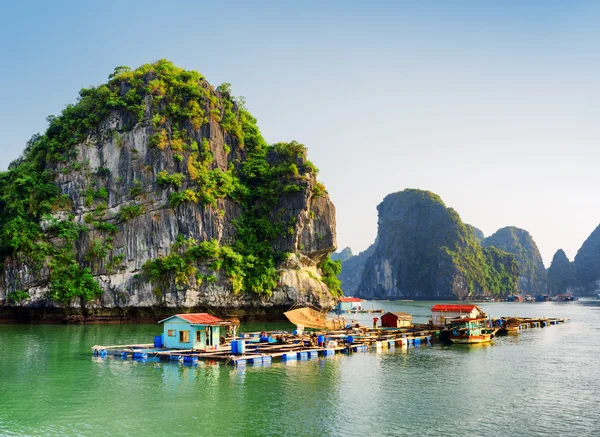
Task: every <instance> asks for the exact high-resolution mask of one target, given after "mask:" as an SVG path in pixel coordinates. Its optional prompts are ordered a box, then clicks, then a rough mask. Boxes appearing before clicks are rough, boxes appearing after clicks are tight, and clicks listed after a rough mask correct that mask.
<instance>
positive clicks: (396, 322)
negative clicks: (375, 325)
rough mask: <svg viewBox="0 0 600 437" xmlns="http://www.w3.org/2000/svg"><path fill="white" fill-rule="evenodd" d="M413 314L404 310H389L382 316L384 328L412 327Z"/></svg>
mask: <svg viewBox="0 0 600 437" xmlns="http://www.w3.org/2000/svg"><path fill="white" fill-rule="evenodd" d="M411 326H412V315H411V314H408V313H403V312H395V313H393V312H389V313H385V314H384V315H383V316H381V327H382V328H410V327H411Z"/></svg>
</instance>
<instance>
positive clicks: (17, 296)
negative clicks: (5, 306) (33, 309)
mask: <svg viewBox="0 0 600 437" xmlns="http://www.w3.org/2000/svg"><path fill="white" fill-rule="evenodd" d="M6 299H7V300H8V301H9V302H11V303H13V304H20V303H22V302H23V301H26V300H27V299H29V293H28V292H27V291H24V290H17V291H11V292H10V293H8V294H7V295H6Z"/></svg>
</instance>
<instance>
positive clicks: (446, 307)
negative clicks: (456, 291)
mask: <svg viewBox="0 0 600 437" xmlns="http://www.w3.org/2000/svg"><path fill="white" fill-rule="evenodd" d="M474 308H477V309H478V310H479V311H481V309H479V307H478V306H477V305H465V304H460V305H456V304H454V305H453V304H437V305H434V306H433V308H431V311H432V312H434V311H439V312H452V311H468V312H471V311H473V309H474Z"/></svg>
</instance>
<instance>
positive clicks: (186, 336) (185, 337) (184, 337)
mask: <svg viewBox="0 0 600 437" xmlns="http://www.w3.org/2000/svg"><path fill="white" fill-rule="evenodd" d="M179 342H180V343H189V342H190V331H179Z"/></svg>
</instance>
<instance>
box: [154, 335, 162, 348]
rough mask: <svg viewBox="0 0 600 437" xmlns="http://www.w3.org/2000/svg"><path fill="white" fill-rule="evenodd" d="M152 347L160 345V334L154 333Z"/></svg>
mask: <svg viewBox="0 0 600 437" xmlns="http://www.w3.org/2000/svg"><path fill="white" fill-rule="evenodd" d="M154 347H162V335H156V336H155V337H154Z"/></svg>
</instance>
